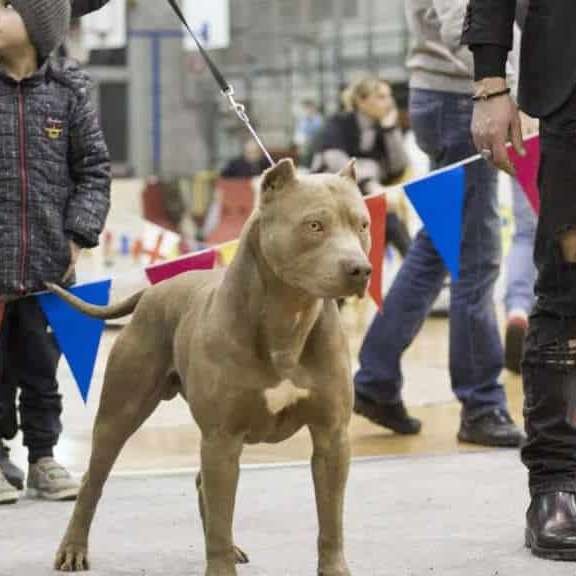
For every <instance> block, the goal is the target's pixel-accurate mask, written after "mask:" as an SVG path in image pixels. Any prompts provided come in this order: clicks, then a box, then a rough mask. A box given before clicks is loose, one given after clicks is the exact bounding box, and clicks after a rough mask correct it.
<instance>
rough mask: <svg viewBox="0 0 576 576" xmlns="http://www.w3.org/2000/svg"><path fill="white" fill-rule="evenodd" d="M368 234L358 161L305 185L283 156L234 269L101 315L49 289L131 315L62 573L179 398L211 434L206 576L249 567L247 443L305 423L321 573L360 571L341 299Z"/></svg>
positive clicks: (359, 267) (350, 291)
mask: <svg viewBox="0 0 576 576" xmlns="http://www.w3.org/2000/svg"><path fill="white" fill-rule="evenodd" d="M369 229H370V220H369V214H368V211H367V208H366V205H365V202H364V200H363V199H362V196H361V194H360V191H359V189H358V187H357V185H356V174H355V169H354V164H353V163H351V164H350V165H349V166H348V167H347V168H346V169H345V170H344V171H343V172H341V173H340V174H338V175H327V174H318V175H309V176H297V175H296V172H295V169H294V165H293V163H292V161H290V160H283V161H281V162H280V163H278V164H277V165H276V166H274V167H273V168H270V169H269V170H268V171H267V172H266V173H265V174H264V177H263V180H262V192H261V200H260V205H259V207H258V209H257V210H256V211H255V213H254V214H253V215H252V217H251V218H250V220H249V221H248V222H247V224H246V225H245V227H244V231H243V234H242V237H241V240H240V245H239V248H238V252H237V255H236V258H235V259H234V261H233V262H232V264H231V265H230V267H229V268H228V269H227V270H223V269H218V270H213V271H206V272H191V273H188V274H183V275H181V276H178V277H176V278H174V279H171V280H169V281H165V282H163V283H160V284H157V285H156V286H153V287H151V288H148V289H147V290H145V291H144V292H142V293H141V294H137V295H135V296H133V297H132V298H130V299H129V300H128V301H126V302H124V303H121V304H117V305H112V306H109V307H104V308H100V307H96V306H91V305H89V304H86V303H83V302H82V301H80V300H78V299H76V298H75V297H73V296H71V295H70V294H68V293H67V292H65V291H64V290H62V289H59V288H57V287H52V289H53V290H54V291H56V292H57V293H58V294H60V295H61V296H62V297H63V298H64V299H65V300H67V301H68V302H70V303H71V304H72V305H74V306H75V307H76V308H78V309H80V310H82V311H85V312H86V313H88V314H90V315H92V316H96V317H99V318H113V317H119V316H122V315H126V314H128V313H131V312H134V315H133V318H132V319H131V322H130V323H129V324H128V325H127V326H126V327H125V328H124V330H123V331H122V332H121V333H120V334H119V335H118V338H117V339H116V342H115V344H114V347H113V349H112V351H111V352H110V357H109V359H108V365H107V368H106V374H105V379H104V386H103V389H102V396H101V399H100V407H99V410H98V414H97V416H96V422H95V425H94V433H93V445H92V454H91V457H90V464H89V468H88V471H87V473H86V475H85V476H84V479H83V482H82V488H81V490H80V494H79V496H78V501H77V503H76V507H75V509H74V514H73V516H72V519H71V521H70V524H69V526H68V530H67V532H66V535H65V536H64V539H63V542H62V544H61V545H60V549H59V551H58V553H57V556H56V562H55V567H56V568H57V569H59V570H62V571H65V572H66V571H68V572H74V571H81V570H86V569H88V533H89V530H90V525H91V522H92V518H93V516H94V512H95V509H96V505H97V503H98V500H99V498H100V495H101V492H102V487H103V485H104V482H105V481H106V479H107V477H108V474H109V473H110V470H111V468H112V466H113V464H114V461H115V460H116V457H117V456H118V454H119V452H120V450H121V449H122V447H123V445H124V443H125V442H126V440H127V439H128V438H129V436H130V435H131V434H133V433H134V431H135V430H137V428H138V427H139V426H140V425H141V424H142V423H143V422H144V421H145V420H146V418H147V417H148V416H149V415H150V414H151V413H152V412H153V410H154V409H155V408H156V407H157V406H158V404H159V402H161V401H162V400H168V399H172V398H173V397H175V396H176V395H177V394H180V395H181V396H183V397H184V398H185V400H186V401H187V402H188V404H189V406H190V411H191V412H192V416H193V417H194V419H195V420H196V422H197V423H198V426H199V428H200V430H201V432H202V444H201V471H200V474H199V476H198V479H197V486H198V490H199V505H200V511H201V514H202V519H203V523H204V533H205V540H206V557H207V568H206V572H205V574H206V576H235V575H236V574H237V572H236V566H235V564H236V563H240V562H246V561H247V558H246V556H245V555H244V554H243V553H242V552H241V551H240V550H239V549H238V548H236V547H235V546H234V540H233V537H232V516H233V513H234V502H235V495H236V487H237V483H238V475H239V460H240V455H241V453H242V447H243V445H244V444H246V443H248V444H252V443H258V442H268V443H275V442H280V441H282V440H284V439H286V438H289V437H290V436H292V435H293V434H294V433H295V432H297V431H298V430H299V429H300V428H302V427H303V426H307V427H308V428H309V430H310V433H311V437H312V442H313V448H314V450H313V457H312V471H313V477H314V485H315V490H316V500H317V509H318V520H319V530H320V534H319V538H318V554H319V560H318V574H319V575H322V576H349V575H350V570H349V569H348V566H347V564H346V560H345V558H344V552H343V534H342V509H343V500H344V490H345V484H346V479H347V476H348V468H349V460H350V448H349V441H348V432H347V427H348V423H349V420H350V416H351V412H352V403H353V390H352V378H351V367H350V360H349V352H348V348H347V342H346V339H345V336H344V333H343V330H342V326H341V322H340V316H339V312H338V309H337V306H336V302H335V299H336V298H342V297H346V296H351V295H359V296H362V295H363V294H364V292H365V290H366V287H367V283H368V280H369V277H370V273H371V267H370V264H369V261H368V259H367V254H368V251H369V248H370V233H369ZM280 572H282V568H281V567H280V566H279V567H278V573H280Z"/></svg>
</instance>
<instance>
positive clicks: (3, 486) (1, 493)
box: [0, 471, 20, 505]
mask: <svg viewBox="0 0 576 576" xmlns="http://www.w3.org/2000/svg"><path fill="white" fill-rule="evenodd" d="M18 498H20V493H19V492H18V490H16V488H14V486H12V484H10V482H8V480H6V478H5V477H4V474H2V472H1V471H0V505H2V504H15V503H16V502H18Z"/></svg>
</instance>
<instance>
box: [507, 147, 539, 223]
mask: <svg viewBox="0 0 576 576" xmlns="http://www.w3.org/2000/svg"><path fill="white" fill-rule="evenodd" d="M524 148H525V149H526V156H520V155H519V154H518V153H517V152H516V151H515V150H514V148H511V149H510V151H509V155H510V160H512V164H514V167H515V168H516V178H517V179H518V182H520V185H521V186H522V189H523V190H524V193H525V194H526V198H528V202H529V203H530V206H532V210H534V212H535V213H536V214H538V213H539V212H540V194H539V193H538V169H539V167H540V137H539V136H533V137H532V138H529V139H528V140H525V141H524Z"/></svg>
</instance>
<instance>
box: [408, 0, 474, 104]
mask: <svg viewBox="0 0 576 576" xmlns="http://www.w3.org/2000/svg"><path fill="white" fill-rule="evenodd" d="M467 6H468V0H406V18H407V22H408V27H409V29H410V35H411V46H410V52H409V56H408V61H407V66H408V69H409V70H410V86H411V87H412V88H420V89H425V90H438V91H443V92H457V93H462V94H471V93H472V90H473V83H472V78H473V66H474V62H473V59H472V54H471V52H470V51H469V49H468V47H467V46H462V45H461V36H462V27H463V24H464V18H465V16H466V8H467Z"/></svg>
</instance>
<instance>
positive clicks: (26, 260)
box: [0, 60, 110, 296]
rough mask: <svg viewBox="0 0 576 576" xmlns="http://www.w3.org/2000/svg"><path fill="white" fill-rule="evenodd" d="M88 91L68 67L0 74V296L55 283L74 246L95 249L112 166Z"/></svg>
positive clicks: (71, 66) (84, 81)
mask: <svg viewBox="0 0 576 576" xmlns="http://www.w3.org/2000/svg"><path fill="white" fill-rule="evenodd" d="M88 86H89V83H88V78H87V76H86V75H85V74H84V73H83V72H82V71H81V70H80V69H79V68H78V67H77V66H76V65H75V64H73V63H71V62H69V61H52V60H48V61H47V62H46V63H45V64H44V65H43V66H42V68H41V69H40V70H39V71H38V72H36V73H35V74H34V75H33V76H31V77H30V78H26V79H25V80H23V81H22V82H16V81H15V80H13V79H11V78H10V77H8V76H7V75H5V74H4V73H3V72H2V71H0V296H14V295H23V294H26V293H28V292H32V291H38V290H42V289H43V288H44V282H46V281H49V282H60V281H61V279H62V277H63V275H64V274H65V272H66V270H67V268H68V266H69V263H70V247H69V242H70V240H71V239H73V240H74V241H76V242H77V243H78V244H80V245H82V246H84V247H92V246H95V245H96V244H97V243H98V236H99V234H100V232H101V231H102V228H103V226H104V222H105V219H106V215H107V213H108V209H109V196H110V162H109V157H108V151H107V147H106V144H105V142H104V137H103V134H102V132H101V130H100V127H99V124H98V119H97V115H96V113H95V111H94V108H93V107H92V105H91V103H90V98H89V90H88Z"/></svg>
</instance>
